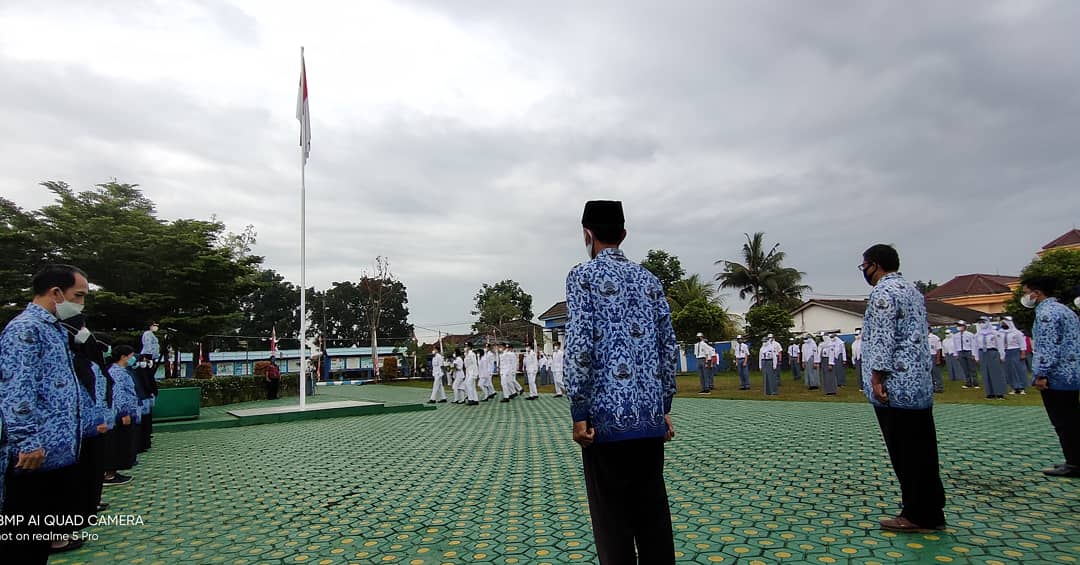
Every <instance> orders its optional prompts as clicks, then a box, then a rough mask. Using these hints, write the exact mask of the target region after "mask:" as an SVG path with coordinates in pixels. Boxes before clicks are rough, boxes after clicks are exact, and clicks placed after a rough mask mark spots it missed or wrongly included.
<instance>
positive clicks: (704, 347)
mask: <svg viewBox="0 0 1080 565" xmlns="http://www.w3.org/2000/svg"><path fill="white" fill-rule="evenodd" d="M715 353H716V350H715V349H713V348H712V346H711V345H709V342H707V341H704V340H699V341H698V342H697V343H695V344H694V357H697V358H698V359H708V358H709V357H712V356H713V355H714V354H715Z"/></svg>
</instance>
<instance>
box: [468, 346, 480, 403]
mask: <svg viewBox="0 0 1080 565" xmlns="http://www.w3.org/2000/svg"><path fill="white" fill-rule="evenodd" d="M479 378H480V358H479V357H477V355H476V352H475V351H472V350H471V349H467V350H465V395H466V396H467V397H468V398H469V402H478V401H479V400H480V398H479V397H478V396H477V394H476V381H477V379H479Z"/></svg>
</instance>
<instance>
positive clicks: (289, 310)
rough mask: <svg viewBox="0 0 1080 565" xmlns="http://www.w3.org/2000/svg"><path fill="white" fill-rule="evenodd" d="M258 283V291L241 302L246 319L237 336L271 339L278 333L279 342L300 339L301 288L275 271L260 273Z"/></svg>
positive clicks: (238, 329) (257, 276)
mask: <svg viewBox="0 0 1080 565" xmlns="http://www.w3.org/2000/svg"><path fill="white" fill-rule="evenodd" d="M255 283H256V284H257V285H258V287H257V288H256V289H255V290H254V291H253V292H252V293H251V294H249V295H247V296H245V297H244V298H243V299H241V300H240V303H239V306H240V313H241V316H242V318H241V322H240V325H239V327H237V329H236V333H238V334H239V335H245V336H269V335H270V333H271V331H272V330H275V329H276V331H277V336H278V339H279V340H282V339H290V338H294V337H296V336H297V335H299V333H300V287H298V286H297V285H294V284H292V283H291V282H289V281H287V280H285V277H283V276H281V274H280V273H278V272H277V271H275V270H273V269H262V270H260V271H259V273H258V274H257V275H256V277H255Z"/></svg>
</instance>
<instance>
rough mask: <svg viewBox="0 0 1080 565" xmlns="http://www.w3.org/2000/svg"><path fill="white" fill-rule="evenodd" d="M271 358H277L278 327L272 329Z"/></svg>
mask: <svg viewBox="0 0 1080 565" xmlns="http://www.w3.org/2000/svg"><path fill="white" fill-rule="evenodd" d="M270 356H271V357H274V358H277V327H276V326H275V327H273V328H271V329H270Z"/></svg>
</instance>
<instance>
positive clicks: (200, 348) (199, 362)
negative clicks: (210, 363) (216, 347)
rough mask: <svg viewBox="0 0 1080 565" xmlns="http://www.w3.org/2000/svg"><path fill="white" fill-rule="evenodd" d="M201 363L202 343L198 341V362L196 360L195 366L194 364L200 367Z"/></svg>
mask: <svg viewBox="0 0 1080 565" xmlns="http://www.w3.org/2000/svg"><path fill="white" fill-rule="evenodd" d="M202 362H203V356H202V342H201V341H200V342H199V359H198V360H197V361H196V362H195V364H196V365H201V364H202Z"/></svg>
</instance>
